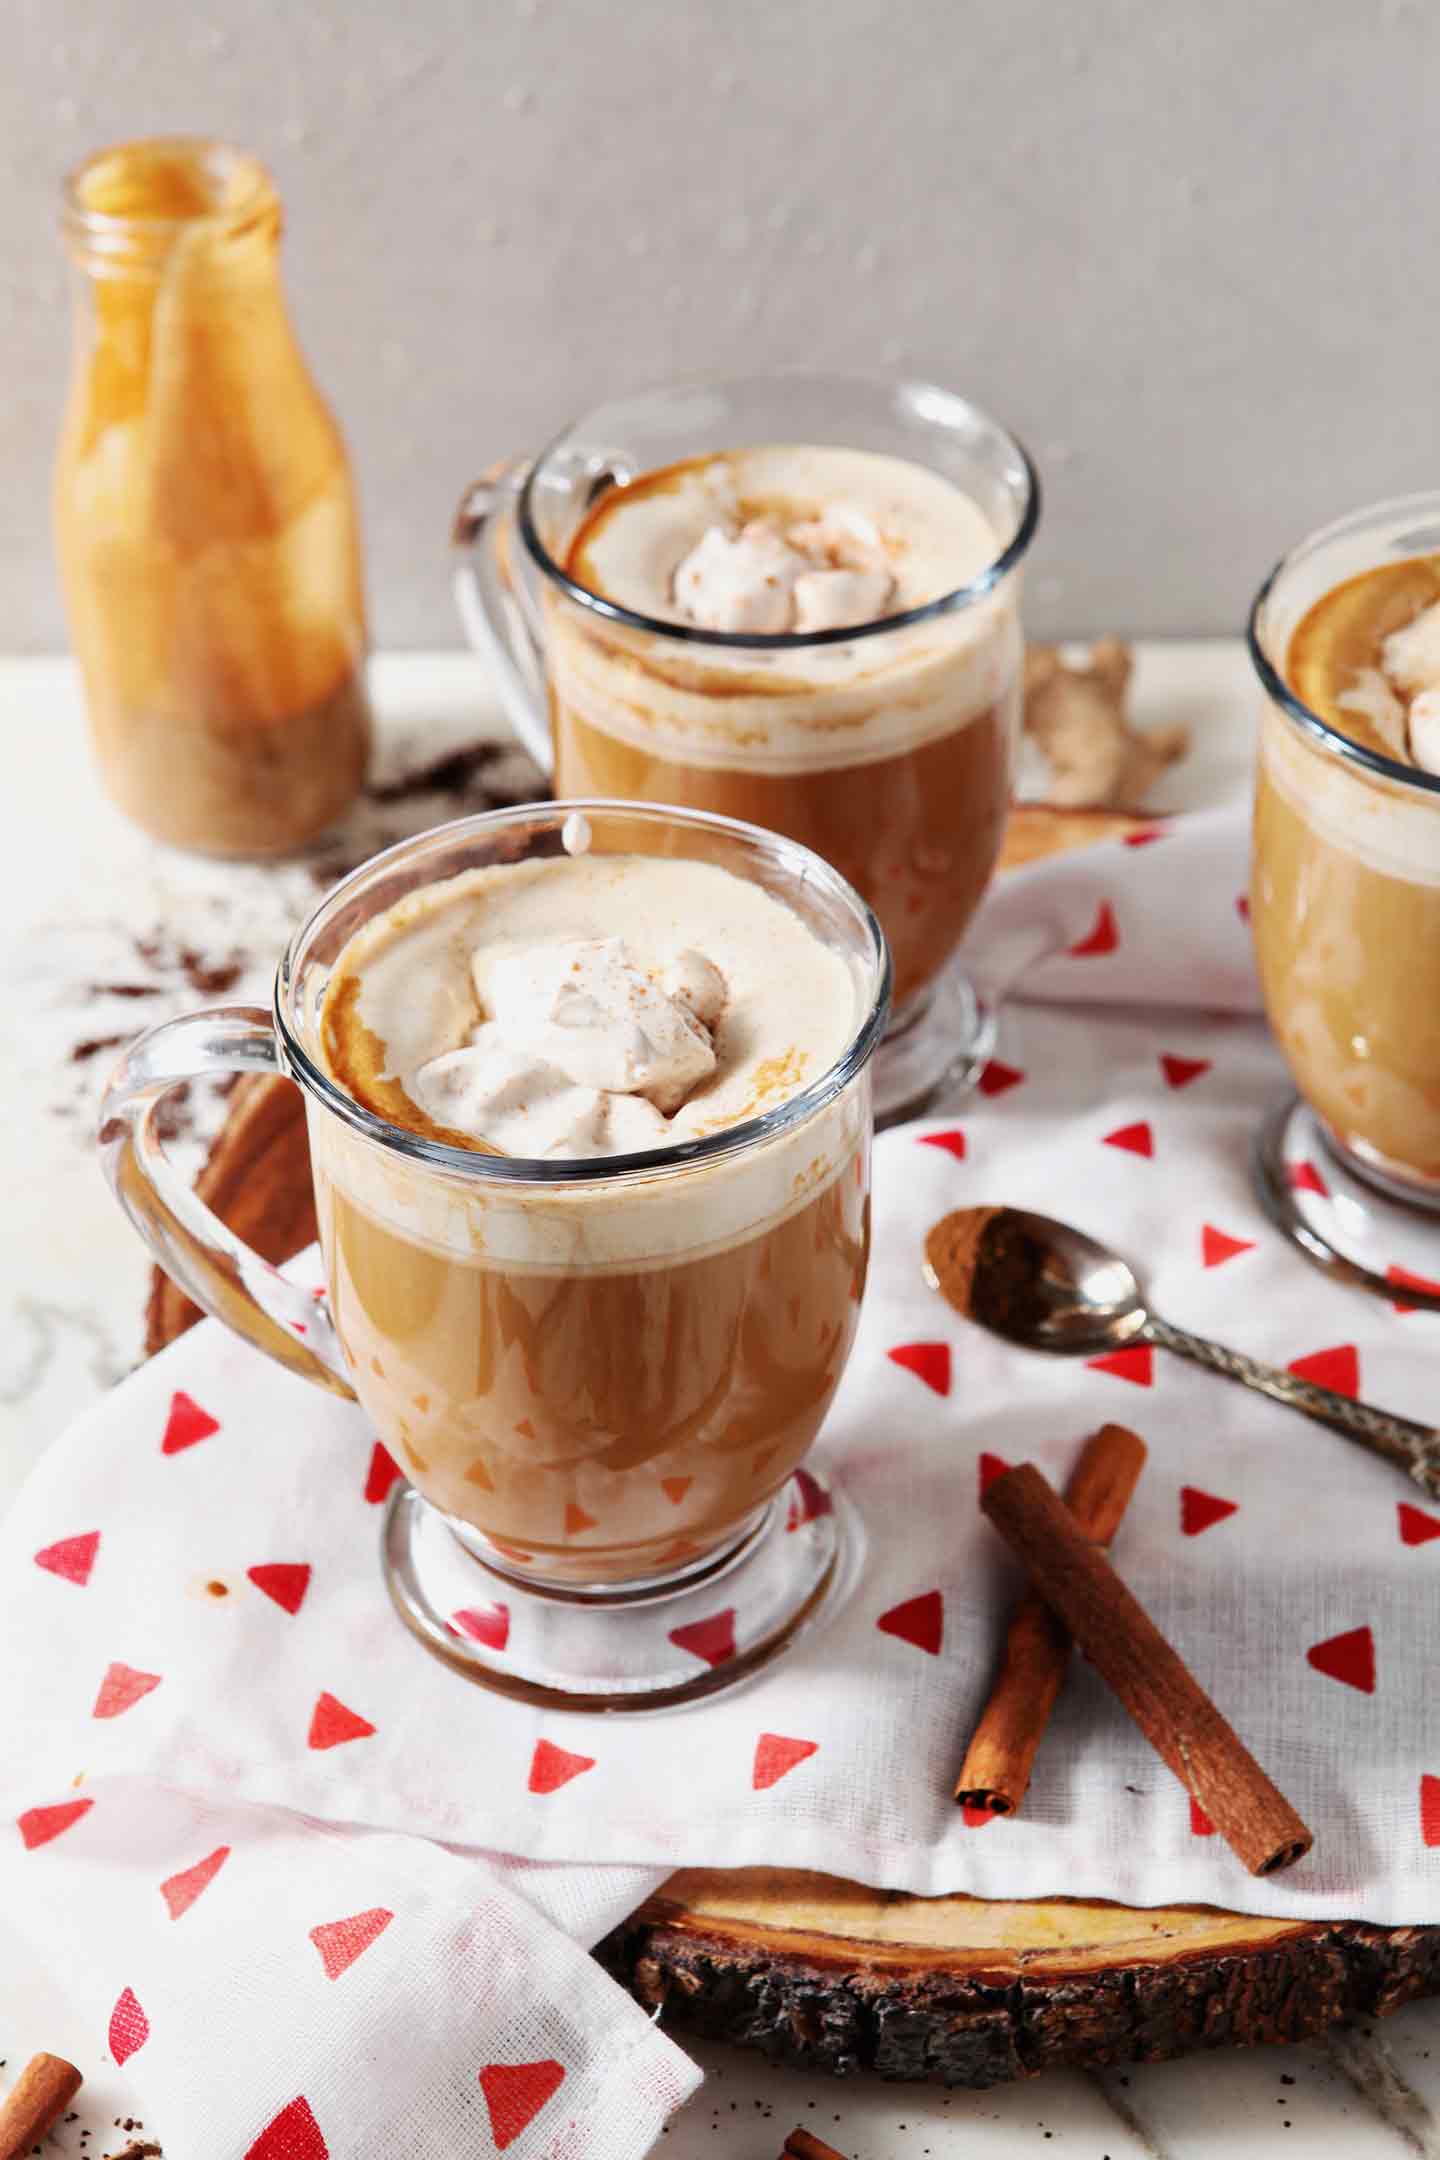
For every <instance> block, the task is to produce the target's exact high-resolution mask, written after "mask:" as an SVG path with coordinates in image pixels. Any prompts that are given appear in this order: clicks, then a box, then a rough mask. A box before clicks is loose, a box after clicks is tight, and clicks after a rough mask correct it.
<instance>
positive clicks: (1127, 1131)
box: [1100, 1118, 1155, 1155]
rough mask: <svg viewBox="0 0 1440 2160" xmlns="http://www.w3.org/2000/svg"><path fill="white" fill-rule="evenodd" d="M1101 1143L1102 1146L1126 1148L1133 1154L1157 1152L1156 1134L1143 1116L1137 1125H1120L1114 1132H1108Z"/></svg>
mask: <svg viewBox="0 0 1440 2160" xmlns="http://www.w3.org/2000/svg"><path fill="white" fill-rule="evenodd" d="M1100 1144H1101V1146H1102V1147H1118V1148H1124V1149H1126V1150H1127V1152H1128V1153H1129V1154H1131V1155H1153V1154H1154V1153H1155V1136H1154V1134H1153V1133H1152V1132H1151V1130H1150V1127H1149V1126H1148V1125H1147V1124H1146V1123H1145V1121H1144V1119H1143V1118H1142V1119H1141V1120H1140V1122H1139V1123H1138V1124H1136V1125H1119V1126H1117V1127H1116V1129H1115V1131H1114V1132H1107V1133H1106V1135H1105V1138H1104V1139H1103V1141H1102V1142H1101V1143H1100Z"/></svg>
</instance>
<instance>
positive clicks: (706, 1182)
mask: <svg viewBox="0 0 1440 2160" xmlns="http://www.w3.org/2000/svg"><path fill="white" fill-rule="evenodd" d="M589 840H590V834H589V831H588V828H587V826H586V824H585V821H584V820H583V819H580V818H576V817H572V818H571V819H570V820H569V821H568V822H567V825H566V827H565V842H566V848H567V849H568V850H571V852H563V853H554V854H544V855H539V856H535V857H532V858H530V859H527V860H524V861H513V862H504V861H501V862H493V863H490V864H487V865H485V866H484V867H480V868H476V869H468V870H465V871H464V872H463V873H462V874H460V875H458V876H453V877H449V878H446V879H444V880H442V881H440V882H436V883H432V884H427V885H422V886H420V887H419V888H418V889H416V890H412V891H410V892H408V893H407V894H406V895H405V896H404V897H403V898H401V899H400V900H398V901H397V902H395V903H394V904H392V905H391V906H390V907H389V908H388V909H386V910H385V911H384V912H382V913H379V914H377V915H375V916H374V917H373V918H372V919H371V920H370V921H368V922H367V923H366V924H365V925H364V926H363V927H362V928H361V929H360V930H358V931H357V932H356V933H355V934H354V935H353V936H352V937H351V938H350V940H349V942H348V943H347V944H346V945H345V947H344V949H343V951H342V952H341V953H340V955H339V957H338V959H337V961H336V963H335V965H334V966H333V968H332V969H331V971H330V975H329V981H328V985H327V988H326V992H325V1001H324V1006H323V1010H322V1012H321V1017H320V1037H319V1039H320V1044H321V1050H322V1055H323V1060H324V1063H325V1065H326V1067H327V1068H328V1071H329V1074H330V1076H331V1078H332V1079H333V1080H334V1081H335V1082H337V1083H338V1085H339V1086H340V1087H341V1088H342V1089H343V1090H344V1091H345V1093H346V1095H347V1096H349V1097H350V1098H351V1099H352V1100H353V1101H354V1102H356V1103H358V1104H360V1105H362V1106H363V1107H364V1108H365V1109H367V1110H369V1111H372V1112H374V1113H375V1114H376V1115H377V1116H378V1117H380V1118H382V1119H383V1120H384V1121H385V1124H386V1127H387V1128H390V1129H398V1131H399V1132H400V1133H402V1134H404V1133H408V1134H410V1135H413V1136H415V1139H416V1141H417V1142H425V1143H439V1144H440V1145H441V1146H443V1147H448V1148H449V1149H452V1150H459V1151H462V1156H461V1159H460V1160H459V1161H457V1162H456V1163H455V1164H453V1165H452V1166H451V1167H449V1168H447V1166H446V1163H445V1160H444V1158H443V1157H441V1158H439V1159H438V1160H437V1158H436V1156H435V1154H434V1150H433V1147H432V1148H431V1149H430V1150H429V1151H428V1153H427V1151H426V1150H425V1149H423V1148H418V1147H417V1149H416V1151H415V1152H414V1153H413V1154H410V1155H407V1154H406V1153H405V1152H403V1151H397V1150H396V1149H395V1148H394V1147H393V1145H387V1146H385V1147H379V1146H376V1145H375V1143H374V1142H373V1141H372V1140H370V1139H367V1138H366V1137H365V1136H364V1135H363V1133H360V1132H357V1131H354V1130H352V1129H351V1127H350V1126H349V1125H348V1124H347V1123H346V1122H345V1121H344V1120H342V1119H340V1118H337V1117H334V1116H330V1115H312V1117H311V1148H312V1159H313V1164H314V1172H315V1185H316V1197H317V1204H318V1213H319V1220H320V1226H321V1239H322V1243H323V1246H324V1251H325V1258H326V1268H327V1276H328V1280H329V1285H330V1302H331V1308H332V1311H333V1316H334V1321H335V1326H336V1329H337V1331H338V1333H339V1336H340V1339H341V1341H342V1343H343V1345H344V1347H345V1351H346V1355H347V1358H348V1360H349V1365H350V1368H351V1378H352V1380H353V1385H354V1387H355V1391H356V1393H357V1394H358V1396H359V1397H360V1400H361V1402H362V1403H363V1405H364V1406H365V1408H366V1410H367V1411H368V1412H369V1415H370V1417H371V1418H372V1420H373V1421H374V1424H375V1426H376V1429H377V1431H378V1432H379V1434H380V1437H381V1438H382V1440H383V1441H384V1442H385V1444H386V1445H387V1446H388V1447H389V1448H390V1450H391V1452H392V1453H393V1455H394V1456H395V1459H396V1460H397V1461H398V1462H399V1463H400V1464H401V1465H402V1466H403V1468H404V1469H405V1470H406V1471H407V1472H408V1473H409V1475H410V1476H411V1478H412V1479H413V1481H414V1482H415V1484H416V1485H417V1487H418V1488H419V1489H420V1491H421V1492H422V1493H423V1495H424V1496H425V1498H426V1499H428V1500H430V1501H432V1502H434V1503H435V1505H436V1506H438V1507H440V1508H442V1509H443V1510H445V1511H446V1513H447V1514H448V1515H449V1517H450V1518H451V1519H452V1523H454V1524H455V1525H457V1526H459V1527H460V1528H461V1530H462V1535H463V1534H465V1533H466V1532H469V1533H478V1537H479V1540H480V1541H481V1547H480V1549H481V1550H482V1556H483V1557H487V1558H489V1559H491V1561H492V1563H494V1564H498V1565H500V1566H501V1567H502V1568H504V1569H508V1570H509V1571H511V1572H513V1573H514V1574H515V1575H516V1576H518V1577H520V1578H522V1579H527V1580H532V1581H535V1582H541V1583H544V1584H546V1585H550V1586H559V1587H562V1588H563V1587H565V1586H569V1585H573V1586H576V1587H593V1586H595V1585H605V1584H610V1583H614V1584H620V1585H634V1584H636V1583H640V1582H644V1581H645V1580H646V1579H648V1578H651V1577H658V1576H664V1575H666V1574H667V1573H671V1572H674V1571H677V1570H683V1569H684V1568H685V1567H686V1566H687V1565H689V1564H691V1563H694V1564H696V1565H700V1564H702V1563H703V1561H704V1558H705V1556H706V1555H707V1554H710V1553H713V1552H714V1551H716V1550H717V1549H721V1548H723V1547H724V1546H725V1545H726V1543H727V1541H731V1540H733V1539H734V1538H735V1537H736V1536H737V1535H738V1534H739V1533H741V1532H742V1531H743V1529H744V1527H745V1525H746V1524H747V1523H748V1522H749V1521H750V1520H751V1519H752V1518H757V1517H758V1515H759V1513H760V1511H762V1510H763V1508H764V1506H765V1503H766V1502H767V1501H768V1500H769V1499H770V1497H771V1496H772V1495H773V1494H774V1493H775V1491H776V1490H777V1488H778V1487H779V1486H780V1485H781V1484H782V1483H783V1482H784V1480H785V1479H786V1477H787V1476H788V1475H789V1473H790V1472H791V1470H793V1468H794V1467H795V1465H796V1464H797V1463H798V1462H799V1461H800V1459H801V1457H802V1456H803V1455H804V1454H805V1453H806V1451H807V1449H808V1448H809V1446H810V1444H811V1442H812V1441H813V1439H814V1438H815V1435H816V1433H817V1431H818V1429H819V1426H820V1422H821V1420H822V1418H823V1417H824V1414H825V1411H826V1408H827V1406H828V1404H829V1402H830V1399H831V1396H832V1394H833V1393H834V1390H835V1387H836V1384H837V1382H838V1380H839V1377H840V1373H841V1370H842V1368H843V1366H844V1363H845V1359H846V1356H847V1354H848V1351H849V1348H850V1343H851V1339H852V1336H853V1333H854V1329H855V1322H856V1317H857V1314H858V1310H859V1300H860V1296H861V1291H862V1288H863V1285H864V1281H865V1270H866V1260H867V1253H868V1234H869V1233H868V1199H867V1190H868V1147H869V1106H868V1097H867V1094H866V1091H865V1089H864V1087H863V1086H860V1087H857V1086H853V1085H842V1086H837V1087H836V1088H834V1089H833V1090H832V1091H830V1092H828V1093H827V1092H826V1091H825V1090H823V1089H821V1090H818V1091H816V1099H815V1101H814V1104H813V1107H811V1106H810V1103H809V1101H808V1100H807V1101H806V1102H803V1103H802V1102H801V1101H800V1100H799V1099H800V1098H802V1097H806V1096H807V1091H811V1090H815V1084H816V1083H817V1082H819V1081H823V1080H824V1079H825V1078H826V1076H827V1075H829V1074H831V1073H832V1072H833V1069H834V1068H835V1066H836V1065H837V1062H838V1061H839V1060H841V1059H842V1057H843V1056H844V1054H845V1053H846V1050H847V1047H848V1046H849V1045H851V1044H852V1042H853V1041H854V1039H855V1036H856V1033H857V1030H858V1029H859V1028H860V1026H861V1024H862V1022H863V1021H864V1019H865V1016H866V1005H867V1002H868V998H869V995H870V993H869V992H868V991H867V990H866V988H865V987H864V985H863V984H862V983H861V982H860V981H859V979H858V977H857V974H856V972H855V970H854V969H853V968H852V965H851V963H850V961H849V960H848V959H847V957H846V956H845V955H844V954H843V953H842V952H841V951H839V950H837V949H836V948H835V947H834V946H833V945H832V944H830V943H828V942H827V941H826V940H825V939H824V938H823V937H822V936H820V935H819V934H817V932H816V930H815V929H813V928H812V927H811V926H810V925H809V923H807V922H806V921H805V920H803V919H802V917H801V914H800V913H799V912H797V911H796V909H795V908H792V907H791V906H790V905H789V904H788V903H787V902H786V901H785V900H783V899H781V898H779V897H776V896H775V895H774V894H772V893H771V892H770V891H768V890H766V889H765V886H764V885H763V884H762V883H761V882H759V881H758V880H755V879H752V878H750V877H745V876H740V875H736V874H735V873H734V872H733V871H732V870H729V869H726V868H724V867H722V866H721V865H720V863H718V862H716V861H710V860H704V859H696V858H691V857H689V856H679V855H669V854H641V853H629V852H613V853H601V852H595V851H590V849H589ZM787 1107H788V1109H789V1111H790V1113H791V1114H790V1116H789V1117H788V1118H787V1116H786V1115H784V1114H783V1113H785V1112H786V1110H787ZM767 1118H768V1119H769V1123H768V1125H767V1124H764V1123H761V1124H757V1122H756V1121H757V1120H766V1119H767ZM731 1134H733V1135H734V1136H735V1146H734V1148H733V1149H729V1150H727V1149H726V1148H725V1146H724V1144H723V1143H724V1139H725V1136H727V1135H731ZM707 1141H708V1142H712V1143H715V1144H714V1145H711V1146H709V1147H704V1146H701V1147H700V1148H699V1151H698V1152H697V1153H694V1154H692V1155H688V1156H687V1154H686V1153H685V1149H686V1147H687V1145H688V1146H690V1147H691V1148H692V1149H693V1148H694V1147H695V1144H697V1143H705V1142H707ZM677 1151H678V1152H677ZM477 1155H479V1156H483V1157H485V1158H486V1168H487V1172H488V1173H489V1174H487V1175H486V1176H485V1177H484V1178H479V1177H476V1176H474V1175H467V1174H466V1169H465V1164H466V1162H467V1161H469V1162H473V1161H474V1159H475V1157H476V1156H477ZM512 1165H513V1173H512V1172H511V1166H512Z"/></svg>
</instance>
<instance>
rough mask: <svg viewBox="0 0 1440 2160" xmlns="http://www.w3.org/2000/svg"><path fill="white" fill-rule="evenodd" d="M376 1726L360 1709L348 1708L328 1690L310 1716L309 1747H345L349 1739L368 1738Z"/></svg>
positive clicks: (307, 1742) (307, 1744) (307, 1743)
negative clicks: (361, 1713) (362, 1715)
mask: <svg viewBox="0 0 1440 2160" xmlns="http://www.w3.org/2000/svg"><path fill="white" fill-rule="evenodd" d="M374 1730H375V1727H374V1726H373V1725H372V1724H371V1723H370V1720H369V1719H368V1718H363V1717H361V1716H360V1715H359V1713H358V1711H355V1710H347V1709H346V1707H345V1705H344V1703H343V1702H337V1700H336V1699H335V1697H334V1696H333V1695H331V1694H330V1693H329V1692H328V1691H327V1692H324V1693H322V1694H321V1696H320V1697H319V1700H318V1701H317V1702H316V1704H315V1708H314V1710H313V1711H312V1712H311V1716H310V1735H309V1738H308V1740H307V1741H306V1743H305V1744H306V1746H307V1747H312V1748H331V1747H343V1746H344V1744H345V1742H346V1741H347V1740H367V1739H368V1738H369V1736H370V1734H371V1733H373V1732H374Z"/></svg>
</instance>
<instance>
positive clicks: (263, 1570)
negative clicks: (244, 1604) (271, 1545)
mask: <svg viewBox="0 0 1440 2160" xmlns="http://www.w3.org/2000/svg"><path fill="white" fill-rule="evenodd" d="M245 1573H246V1574H247V1575H248V1576H249V1578H250V1580H251V1582H253V1583H254V1585H255V1587H256V1589H257V1590H263V1591H264V1593H265V1595H266V1597H268V1598H271V1599H273V1600H274V1602H275V1604H277V1605H278V1606H279V1607H280V1610H281V1611H282V1612H288V1613H297V1612H299V1610H300V1607H301V1606H302V1605H303V1604H304V1602H305V1592H306V1591H307V1590H308V1589H309V1587H310V1569H309V1567H308V1566H307V1565H306V1563H305V1562H304V1561H303V1560H263V1561H262V1562H261V1563H260V1565H259V1567H252V1568H246V1570H245Z"/></svg>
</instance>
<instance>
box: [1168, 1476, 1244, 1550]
mask: <svg viewBox="0 0 1440 2160" xmlns="http://www.w3.org/2000/svg"><path fill="white" fill-rule="evenodd" d="M1239 1505H1240V1503H1239V1501H1238V1500H1221V1499H1220V1498H1218V1496H1217V1495H1216V1494H1215V1493H1212V1492H1202V1491H1201V1490H1200V1487H1199V1486H1198V1485H1182V1486H1181V1488H1180V1528H1181V1530H1182V1532H1183V1533H1184V1535H1185V1536H1186V1537H1199V1535H1200V1533H1201V1531H1202V1530H1209V1529H1211V1528H1212V1527H1213V1525H1214V1524H1216V1523H1217V1522H1224V1520H1225V1518H1226V1516H1227V1515H1233V1514H1234V1513H1235V1510H1236V1509H1237V1507H1238V1506H1239Z"/></svg>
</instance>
